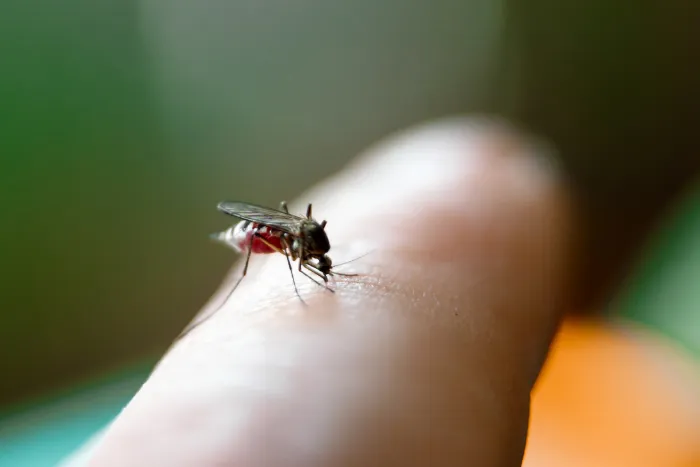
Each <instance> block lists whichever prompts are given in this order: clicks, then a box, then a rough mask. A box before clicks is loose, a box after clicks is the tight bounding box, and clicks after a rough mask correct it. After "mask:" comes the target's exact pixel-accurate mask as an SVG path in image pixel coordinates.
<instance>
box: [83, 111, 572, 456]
mask: <svg viewBox="0 0 700 467" xmlns="http://www.w3.org/2000/svg"><path fill="white" fill-rule="evenodd" d="M541 151H542V149H541V147H540V146H537V145H535V144H533V143H532V142H531V141H528V140H526V139H525V138H524V137H523V136H522V135H519V134H517V133H515V132H514V131H513V130H510V129H508V128H506V127H504V126H502V125H497V124H494V123H488V124H487V123H478V122H470V121H464V120H454V121H446V122H440V123H438V124H434V125H431V126H427V127H423V128H418V129H415V130H412V131H410V132H408V133H405V134H403V135H400V136H398V137H396V138H393V139H392V140H390V141H388V142H387V143H385V144H382V145H380V146H378V147H376V148H374V149H373V150H371V151H369V152H368V153H367V154H366V155H365V156H363V157H361V158H360V159H359V160H358V161H356V162H355V163H354V164H352V165H351V166H349V167H347V168H346V169H345V170H344V171H343V172H342V173H340V174H339V175H337V176H335V177H333V178H331V179H329V180H328V181H326V182H325V183H323V184H321V185H320V186H318V187H316V188H315V189H313V190H311V191H310V192H309V193H307V194H306V195H305V196H304V197H302V199H300V201H299V203H297V204H295V205H291V206H290V209H291V210H292V211H299V212H301V211H302V210H303V208H302V206H304V205H305V203H306V202H307V200H309V201H313V203H314V215H315V216H316V217H319V218H324V219H327V220H328V226H327V232H328V235H329V238H330V239H331V244H332V250H331V253H332V254H333V257H334V259H335V260H336V262H340V261H343V260H346V259H350V258H351V257H353V255H358V254H362V253H364V252H366V251H370V250H371V251H372V254H370V255H368V256H366V257H365V258H363V259H362V260H359V261H357V262H355V263H351V265H347V266H348V269H350V270H351V271H352V272H357V273H359V274H360V275H359V276H358V277H352V278H351V277H347V278H346V277H340V278H338V281H337V282H338V283H337V285H336V290H337V293H336V294H330V293H327V292H325V291H324V290H323V289H322V288H320V287H318V286H317V285H315V284H313V283H311V282H310V281H302V280H298V281H297V282H298V284H299V288H300V291H301V293H302V295H303V296H304V299H305V301H306V302H307V304H308V306H304V305H303V304H302V303H301V302H300V301H299V300H298V298H296V297H295V295H294V292H293V289H292V287H291V279H290V277H289V271H288V269H287V268H286V266H285V264H284V262H285V258H284V257H282V256H281V255H276V256H269V257H264V258H255V259H256V261H255V263H253V261H252V260H251V266H250V268H249V271H248V276H247V277H246V278H245V280H244V281H243V282H242V283H241V285H240V286H239V288H238V289H236V292H235V294H234V296H233V298H232V299H231V300H229V301H228V302H227V303H226V304H225V305H224V306H223V307H222V308H221V310H220V311H219V312H218V313H216V314H215V315H214V316H212V317H211V319H209V320H208V321H206V322H205V323H204V324H202V325H201V326H200V327H199V328H197V329H196V330H195V331H193V332H192V333H191V334H189V335H188V336H187V337H186V338H184V339H183V340H182V341H180V342H179V343H178V344H177V345H176V346H174V348H173V349H172V350H171V351H170V352H169V354H168V355H166V356H165V358H164V359H163V360H162V361H161V363H160V365H159V366H158V368H157V369H156V370H155V371H154V373H153V374H152V376H151V378H150V379H149V380H148V381H147V382H146V384H145V385H144V386H143V387H142V389H141V390H140V391H139V393H138V394H137V395H136V396H135V397H134V399H133V400H132V402H131V403H130V404H129V406H128V407H127V408H126V409H125V410H124V411H123V413H122V414H121V415H120V416H119V417H118V419H117V420H116V421H115V422H114V424H113V425H112V426H111V427H110V429H109V430H108V431H107V433H106V435H105V438H104V440H103V441H102V443H101V444H100V445H99V446H98V447H97V449H96V452H95V455H94V457H93V462H92V465H98V466H103V465H246V466H257V465H284V466H296V465H299V466H307V467H308V466H315V465H323V466H345V465H348V466H349V465H387V466H392V465H401V466H412V465H426V463H428V464H434V465H442V466H451V465H465V464H466V465H469V464H471V465H482V466H490V465H494V466H495V465H519V463H520V459H521V457H522V450H523V446H524V441H525V432H526V425H527V416H528V404H529V391H530V389H531V386H532V384H533V381H534V379H535V378H536V376H537V373H538V371H539V368H540V366H541V364H542V361H543V359H544V356H545V354H546V351H547V348H548V345H549V342H550V339H551V337H552V334H553V332H554V330H555V328H556V325H557V322H558V320H559V317H560V314H561V310H562V305H563V303H564V300H565V298H566V294H565V290H566V287H565V286H566V284H567V279H566V278H567V272H568V267H569V264H568V263H569V261H568V253H569V246H568V243H567V242H568V238H569V234H570V219H569V208H568V204H567V202H566V197H565V196H564V190H563V188H562V186H561V184H560V182H559V180H558V178H557V177H556V173H555V171H553V170H550V168H549V167H548V166H547V165H546V164H542V161H543V160H544V159H543V157H542V152H541ZM350 266H352V268H350ZM238 273H240V270H238ZM236 277H237V276H236V273H235V272H234V273H233V274H232V279H235V278H236ZM299 277H302V278H303V276H299ZM225 293H226V291H225V290H222V291H221V293H220V295H221V294H225Z"/></svg>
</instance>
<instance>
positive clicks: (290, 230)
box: [179, 201, 356, 338]
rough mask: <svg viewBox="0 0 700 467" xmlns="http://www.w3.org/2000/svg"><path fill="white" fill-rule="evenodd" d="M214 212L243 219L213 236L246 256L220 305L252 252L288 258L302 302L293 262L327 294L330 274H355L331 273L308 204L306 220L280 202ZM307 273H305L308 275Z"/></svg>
mask: <svg viewBox="0 0 700 467" xmlns="http://www.w3.org/2000/svg"><path fill="white" fill-rule="evenodd" d="M217 209H219V211H222V212H223V213H225V214H228V215H230V216H233V217H238V218H239V219H242V220H241V221H240V222H239V223H238V224H236V225H234V226H233V227H231V228H229V229H227V230H225V231H223V232H220V233H216V234H213V235H212V238H214V239H215V240H218V241H221V242H223V243H225V244H227V245H229V246H231V247H232V248H233V249H235V250H236V251H238V252H240V253H243V254H245V255H246V259H245V265H244V266H243V274H241V277H240V278H239V279H238V281H236V284H235V285H234V286H233V288H232V289H231V291H230V292H229V293H228V295H227V296H226V298H225V299H224V301H223V303H225V302H226V301H228V299H229V297H231V295H232V294H233V292H234V291H235V290H236V288H238V285H239V284H240V283H241V281H242V280H243V278H244V277H245V276H246V274H247V272H248V263H249V262H250V257H251V255H252V254H253V253H256V254H270V253H281V254H283V255H284V256H285V257H286V258H287V265H288V266H289V272H290V274H291V276H292V284H293V285H294V291H295V292H296V294H297V297H299V300H301V301H302V303H305V302H304V299H303V298H301V295H300V294H299V289H297V284H296V281H295V279H294V272H293V270H292V261H297V260H298V261H299V267H298V270H299V272H301V273H302V274H304V275H305V276H306V277H308V278H309V279H311V280H312V281H314V282H315V283H316V284H318V285H320V286H321V287H324V288H325V289H326V290H329V291H330V292H335V291H334V290H333V289H331V288H330V287H328V285H326V284H327V283H328V276H329V275H342V276H355V275H356V274H341V273H337V272H333V271H332V269H333V261H331V258H330V257H329V256H328V255H327V254H326V253H328V251H329V250H330V249H331V244H330V242H329V241H328V236H327V235H326V231H325V228H326V221H325V220H324V221H323V222H321V223H318V222H317V221H316V220H315V219H314V218H313V217H311V204H310V203H309V206H308V208H307V209H306V217H302V216H296V215H293V214H290V213H289V209H288V208H287V203H286V202H284V201H282V203H280V209H279V210H277V209H271V208H265V207H262V206H257V205H255V204H250V203H244V202H238V201H222V202H220V203H219V204H218V206H217ZM307 271H308V272H307ZM308 273H311V274H314V275H316V276H318V277H320V278H321V279H323V283H320V282H319V281H317V280H316V279H314V278H313V277H311V276H310V275H309V274H308ZM203 321H204V320H200V321H199V322H196V323H193V324H191V325H190V326H189V327H188V328H186V329H185V330H184V331H183V332H182V333H181V334H180V336H179V338H182V337H183V336H184V335H185V334H187V333H188V332H189V331H191V330H192V329H193V328H194V327H196V326H198V325H199V324H201V323H202V322H203Z"/></svg>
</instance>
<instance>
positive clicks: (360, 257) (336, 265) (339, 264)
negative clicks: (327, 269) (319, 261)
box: [333, 250, 374, 274]
mask: <svg viewBox="0 0 700 467" xmlns="http://www.w3.org/2000/svg"><path fill="white" fill-rule="evenodd" d="M373 251H374V250H370V251H368V252H367V253H365V254H364V255H362V256H358V257H357V258H355V259H351V260H349V261H343V262H342V263H338V264H334V265H333V268H337V267H338V266H342V265H343V264H348V263H352V262H353V261H357V260H358V259H362V258H364V257H365V256H367V255H368V254H370V253H372V252H373ZM336 274H338V273H336Z"/></svg>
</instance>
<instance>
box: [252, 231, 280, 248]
mask: <svg viewBox="0 0 700 467" xmlns="http://www.w3.org/2000/svg"><path fill="white" fill-rule="evenodd" d="M251 235H252V232H251ZM258 235H259V236H260V237H262V239H261V238H258V237H255V238H254V239H253V253H257V254H267V253H276V252H278V251H279V250H281V249H282V242H281V241H280V237H279V233H275V232H270V231H269V230H268V229H267V227H263V228H262V229H261V230H259V231H258ZM263 239H264V240H265V241H263ZM265 242H267V243H265ZM270 245H272V246H274V247H275V248H277V250H275V249H274V248H272V247H270Z"/></svg>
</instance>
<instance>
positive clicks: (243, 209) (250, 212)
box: [217, 201, 306, 234]
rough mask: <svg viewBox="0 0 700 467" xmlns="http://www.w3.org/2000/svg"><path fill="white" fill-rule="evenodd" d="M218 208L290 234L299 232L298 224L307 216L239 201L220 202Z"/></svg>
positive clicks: (231, 214)
mask: <svg viewBox="0 0 700 467" xmlns="http://www.w3.org/2000/svg"><path fill="white" fill-rule="evenodd" d="M217 209H218V210H219V211H221V212H223V213H226V214H228V215H230V216H234V217H238V218H240V219H244V220H247V221H251V222H255V223H257V224H261V225H266V226H268V227H272V228H275V229H279V230H282V231H284V232H287V233H290V234H295V233H297V232H298V230H299V229H298V225H299V224H300V223H301V222H303V221H305V220H306V218H305V217H300V216H295V215H293V214H289V213H286V212H284V211H280V210H278V209H272V208H265V207H262V206H257V205H255V204H250V203H244V202H239V201H222V202H220V203H219V204H218V206H217Z"/></svg>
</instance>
